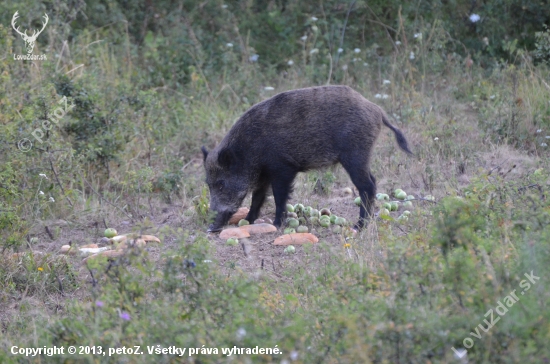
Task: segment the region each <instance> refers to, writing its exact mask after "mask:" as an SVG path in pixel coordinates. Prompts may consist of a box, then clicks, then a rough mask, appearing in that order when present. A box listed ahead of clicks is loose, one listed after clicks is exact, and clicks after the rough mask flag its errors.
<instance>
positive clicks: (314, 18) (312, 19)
mask: <svg viewBox="0 0 550 364" xmlns="http://www.w3.org/2000/svg"><path fill="white" fill-rule="evenodd" d="M317 20H319V19H317V18H316V17H314V16H312V17H311V21H317Z"/></svg>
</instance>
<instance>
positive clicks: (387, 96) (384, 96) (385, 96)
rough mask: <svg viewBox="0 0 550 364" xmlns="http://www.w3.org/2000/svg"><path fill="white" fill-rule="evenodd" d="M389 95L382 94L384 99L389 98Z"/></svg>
mask: <svg viewBox="0 0 550 364" xmlns="http://www.w3.org/2000/svg"><path fill="white" fill-rule="evenodd" d="M389 97H390V95H386V94H382V98H383V99H388V98H389Z"/></svg>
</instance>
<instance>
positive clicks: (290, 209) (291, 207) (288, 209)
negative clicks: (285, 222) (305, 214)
mask: <svg viewBox="0 0 550 364" xmlns="http://www.w3.org/2000/svg"><path fill="white" fill-rule="evenodd" d="M286 211H288V212H294V206H292V205H291V204H289V203H287V204H286Z"/></svg>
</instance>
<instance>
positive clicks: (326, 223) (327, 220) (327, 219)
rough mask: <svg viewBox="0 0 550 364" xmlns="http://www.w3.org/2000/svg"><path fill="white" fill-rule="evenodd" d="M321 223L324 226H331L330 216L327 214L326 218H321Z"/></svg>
mask: <svg viewBox="0 0 550 364" xmlns="http://www.w3.org/2000/svg"><path fill="white" fill-rule="evenodd" d="M323 216H326V215H323ZM319 223H320V224H321V226H322V227H329V226H330V218H329V217H328V216H327V218H326V219H323V218H321V219H319Z"/></svg>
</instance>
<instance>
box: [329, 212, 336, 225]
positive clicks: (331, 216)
mask: <svg viewBox="0 0 550 364" xmlns="http://www.w3.org/2000/svg"><path fill="white" fill-rule="evenodd" d="M337 218H338V216H336V215H334V214H332V215H330V223H331V224H334V222H335V221H336V219H337Z"/></svg>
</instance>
